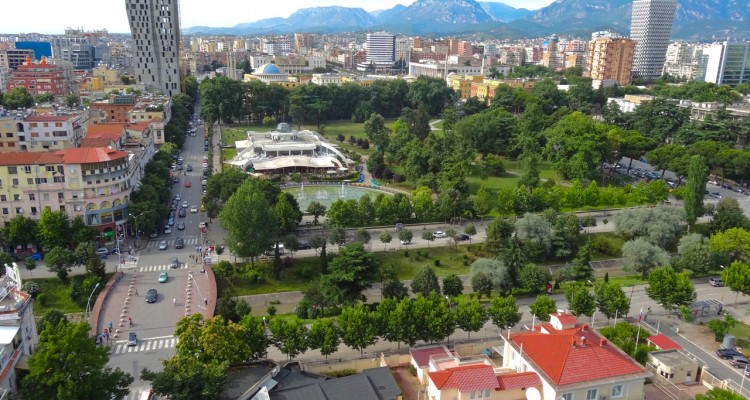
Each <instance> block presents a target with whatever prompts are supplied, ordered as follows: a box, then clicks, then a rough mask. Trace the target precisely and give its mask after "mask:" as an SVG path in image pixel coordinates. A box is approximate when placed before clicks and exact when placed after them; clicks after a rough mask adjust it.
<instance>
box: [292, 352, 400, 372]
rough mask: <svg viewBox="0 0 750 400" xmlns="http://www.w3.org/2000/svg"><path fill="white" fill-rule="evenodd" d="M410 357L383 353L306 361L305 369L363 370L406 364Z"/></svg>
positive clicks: (329, 370)
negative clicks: (315, 361)
mask: <svg viewBox="0 0 750 400" xmlns="http://www.w3.org/2000/svg"><path fill="white" fill-rule="evenodd" d="M410 358H411V357H410V356H409V354H392V355H385V354H381V355H380V357H371V358H358V359H353V360H336V359H332V360H330V362H328V363H306V364H305V371H309V372H314V373H318V374H325V373H327V372H332V371H340V370H342V369H353V370H355V371H357V372H362V371H363V370H365V369H369V368H379V367H395V366H398V365H406V364H408V363H409V360H410Z"/></svg>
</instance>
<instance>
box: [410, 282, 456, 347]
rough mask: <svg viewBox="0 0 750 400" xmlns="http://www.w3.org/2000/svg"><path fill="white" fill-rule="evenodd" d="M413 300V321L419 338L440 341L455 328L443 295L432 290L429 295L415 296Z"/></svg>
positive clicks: (427, 340) (431, 341)
mask: <svg viewBox="0 0 750 400" xmlns="http://www.w3.org/2000/svg"><path fill="white" fill-rule="evenodd" d="M413 302H414V322H415V325H416V328H417V329H416V330H417V337H418V338H419V339H420V340H422V341H425V342H429V343H433V342H436V341H440V340H443V339H445V338H446V337H448V336H450V334H451V333H453V331H454V330H455V329H456V320H455V318H454V315H453V313H452V312H451V310H450V306H449V305H448V300H446V299H445V297H442V296H440V294H438V293H436V292H432V293H430V295H429V296H422V295H419V296H417V298H416V299H414V300H413Z"/></svg>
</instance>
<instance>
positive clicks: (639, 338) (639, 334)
mask: <svg viewBox="0 0 750 400" xmlns="http://www.w3.org/2000/svg"><path fill="white" fill-rule="evenodd" d="M642 319H643V307H641V313H640V314H638V333H637V334H636V335H635V346H634V348H633V357H635V355H636V353H637V352H638V342H639V341H640V340H641V320H642Z"/></svg>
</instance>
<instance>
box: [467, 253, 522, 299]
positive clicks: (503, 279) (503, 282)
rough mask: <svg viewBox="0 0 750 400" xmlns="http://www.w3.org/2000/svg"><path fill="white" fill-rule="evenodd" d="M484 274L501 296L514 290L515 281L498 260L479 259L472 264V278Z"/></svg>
mask: <svg viewBox="0 0 750 400" xmlns="http://www.w3.org/2000/svg"><path fill="white" fill-rule="evenodd" d="M479 273H482V274H484V275H486V276H487V277H488V278H490V280H491V281H492V287H493V288H495V289H497V290H498V291H499V292H500V294H501V295H504V294H505V293H506V292H508V291H510V290H511V289H512V288H513V280H512V277H511V275H510V273H509V272H508V268H507V267H506V265H505V264H504V263H503V262H502V261H500V260H497V259H489V258H479V259H477V260H476V261H474V262H473V263H471V276H472V278H473V277H474V275H477V274H479Z"/></svg>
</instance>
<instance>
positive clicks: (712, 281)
mask: <svg viewBox="0 0 750 400" xmlns="http://www.w3.org/2000/svg"><path fill="white" fill-rule="evenodd" d="M708 283H709V284H710V285H711V286H714V287H722V286H724V281H723V280H722V279H721V278H719V277H718V276H714V277H713V278H708Z"/></svg>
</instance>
